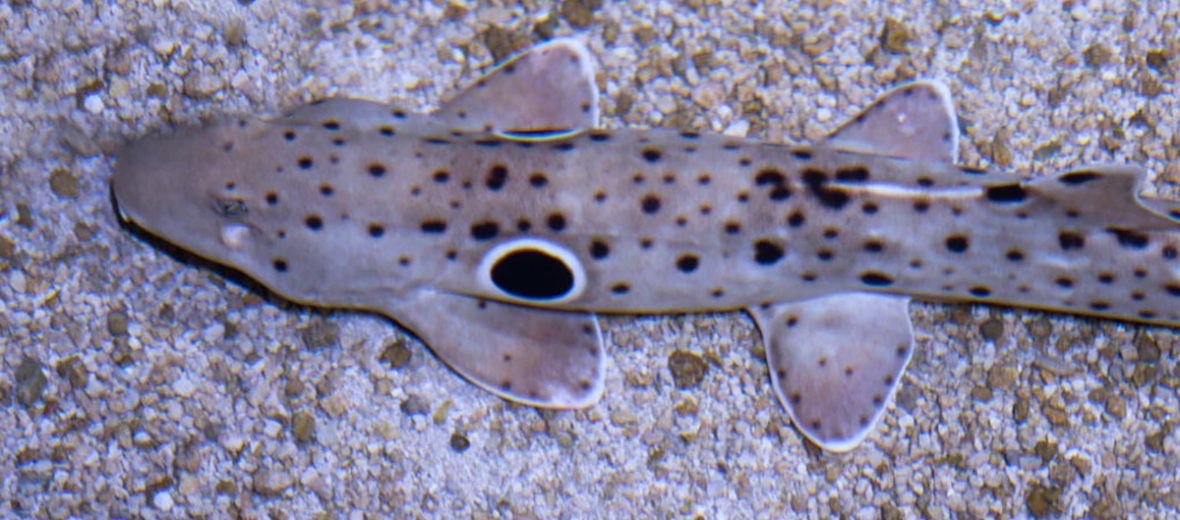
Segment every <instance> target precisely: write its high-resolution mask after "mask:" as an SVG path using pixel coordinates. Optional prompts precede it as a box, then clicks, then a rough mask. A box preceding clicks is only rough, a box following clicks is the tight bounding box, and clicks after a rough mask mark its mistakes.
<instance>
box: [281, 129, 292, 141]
mask: <svg viewBox="0 0 1180 520" xmlns="http://www.w3.org/2000/svg"><path fill="white" fill-rule="evenodd" d="M283 139H286V140H287V141H294V140H295V131H294V130H284V131H283Z"/></svg>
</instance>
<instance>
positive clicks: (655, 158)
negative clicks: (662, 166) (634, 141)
mask: <svg viewBox="0 0 1180 520" xmlns="http://www.w3.org/2000/svg"><path fill="white" fill-rule="evenodd" d="M641 155H642V156H643V160H645V161H647V162H649V163H658V162H660V158H662V157H663V154H662V153H660V151H659V150H657V149H655V148H644V149H643V152H642V154H641Z"/></svg>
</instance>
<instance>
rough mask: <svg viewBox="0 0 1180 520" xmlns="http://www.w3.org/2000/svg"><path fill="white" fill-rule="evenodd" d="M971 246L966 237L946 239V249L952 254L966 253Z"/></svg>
mask: <svg viewBox="0 0 1180 520" xmlns="http://www.w3.org/2000/svg"><path fill="white" fill-rule="evenodd" d="M970 246H971V244H970V241H969V240H968V239H967V237H966V236H965V235H951V236H948V237H946V249H947V251H950V252H952V253H965V252H967V248H969V247H970Z"/></svg>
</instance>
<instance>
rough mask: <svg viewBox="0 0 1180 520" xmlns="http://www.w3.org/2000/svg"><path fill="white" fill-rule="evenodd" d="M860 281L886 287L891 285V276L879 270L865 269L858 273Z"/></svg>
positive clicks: (869, 284)
mask: <svg viewBox="0 0 1180 520" xmlns="http://www.w3.org/2000/svg"><path fill="white" fill-rule="evenodd" d="M860 282H861V283H863V284H865V285H867V286H869V287H888V286H890V285H893V278H892V277H890V276H889V275H887V274H885V273H882V272H879V271H866V272H863V273H861V274H860Z"/></svg>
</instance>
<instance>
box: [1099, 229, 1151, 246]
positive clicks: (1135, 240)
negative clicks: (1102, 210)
mask: <svg viewBox="0 0 1180 520" xmlns="http://www.w3.org/2000/svg"><path fill="white" fill-rule="evenodd" d="M1106 232H1107V233H1110V234H1112V235H1114V236H1115V238H1116V239H1118V241H1119V245H1120V246H1123V247H1125V248H1127V249H1143V248H1146V247H1147V244H1148V242H1149V241H1148V238H1147V234H1146V233H1143V232H1140V231H1135V230H1133V229H1126V228H1116V227H1109V228H1106Z"/></svg>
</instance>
